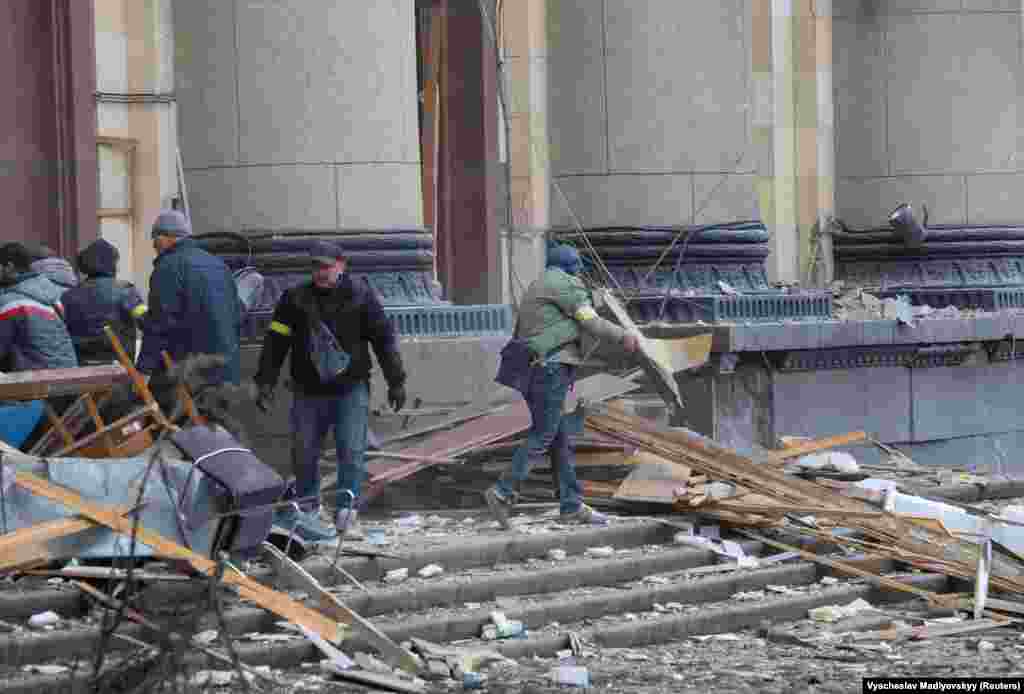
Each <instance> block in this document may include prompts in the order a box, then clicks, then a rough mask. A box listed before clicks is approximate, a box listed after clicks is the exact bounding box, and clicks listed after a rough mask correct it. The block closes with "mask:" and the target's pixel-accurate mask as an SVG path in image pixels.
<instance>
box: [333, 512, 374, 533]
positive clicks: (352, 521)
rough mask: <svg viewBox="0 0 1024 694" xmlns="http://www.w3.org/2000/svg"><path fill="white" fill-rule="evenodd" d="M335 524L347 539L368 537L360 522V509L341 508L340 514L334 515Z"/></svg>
mask: <svg viewBox="0 0 1024 694" xmlns="http://www.w3.org/2000/svg"><path fill="white" fill-rule="evenodd" d="M334 526H335V527H336V528H337V529H338V534H339V536H341V534H342V533H344V538H345V539H346V540H365V539H366V535H365V534H364V533H363V528H362V526H361V525H360V524H359V511H354V510H352V509H350V508H343V509H341V510H340V511H338V515H337V516H335V517H334Z"/></svg>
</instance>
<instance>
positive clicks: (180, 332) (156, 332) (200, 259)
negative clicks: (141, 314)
mask: <svg viewBox="0 0 1024 694" xmlns="http://www.w3.org/2000/svg"><path fill="white" fill-rule="evenodd" d="M191 236H192V229H191V226H190V224H189V222H188V219H187V218H186V217H185V215H183V214H182V213H181V212H179V211H177V210H166V211H164V212H161V213H160V214H159V216H157V218H156V221H155V222H154V223H153V232H152V237H153V247H154V248H155V249H156V252H157V253H158V255H157V258H156V260H154V261H153V275H152V276H151V277H150V280H149V302H148V303H149V312H148V314H147V316H146V320H145V321H144V322H143V324H142V333H143V335H142V349H141V350H140V352H139V359H138V368H139V371H142V372H143V373H147V374H153V373H161V372H163V371H164V363H163V357H162V355H161V352H163V351H167V353H168V354H170V355H171V358H172V359H174V361H176V362H177V361H183V360H184V359H185V358H186V357H188V356H191V355H196V354H213V355H221V356H223V357H224V358H225V359H226V361H227V363H226V364H225V366H224V367H223V369H221V370H219V372H218V373H216V374H211V375H210V376H209V378H208V382H209V383H210V384H216V383H223V382H230V383H238V381H239V378H240V376H241V374H240V371H241V362H240V352H239V343H240V341H241V331H242V302H241V300H240V299H239V298H238V287H237V286H236V285H235V280H234V277H232V275H231V271H230V270H229V269H228V267H227V265H225V264H224V261H223V260H221V259H220V258H218V257H217V256H214V255H211V254H210V253H207V252H206V251H204V250H203V249H202V248H200V247H199V245H198V244H197V243H196V242H195V241H194V240H193V239H192V238H190V237H191Z"/></svg>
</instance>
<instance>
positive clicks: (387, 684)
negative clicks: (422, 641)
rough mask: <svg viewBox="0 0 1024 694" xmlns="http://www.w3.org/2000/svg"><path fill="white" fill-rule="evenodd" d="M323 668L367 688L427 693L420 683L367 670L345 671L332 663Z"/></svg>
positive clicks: (403, 693)
mask: <svg viewBox="0 0 1024 694" xmlns="http://www.w3.org/2000/svg"><path fill="white" fill-rule="evenodd" d="M323 667H324V668H325V669H326V670H327V671H329V672H330V673H331V674H332V675H334V676H335V677H337V678H339V679H343V680H347V681H349V682H355V683H357V684H363V685H366V686H367V687H374V688H376V689H384V690H387V691H392V692H401V694H425V692H426V691H427V689H426V687H425V686H424V685H423V684H421V683H420V682H418V681H414V680H406V679H400V678H398V677H395V676H394V675H382V674H378V673H376V672H367V671H366V670H356V669H345V668H342V667H338V666H337V665H335V664H334V663H333V662H332V661H327V662H325V663H324V664H323Z"/></svg>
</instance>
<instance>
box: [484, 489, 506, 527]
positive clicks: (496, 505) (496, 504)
mask: <svg viewBox="0 0 1024 694" xmlns="http://www.w3.org/2000/svg"><path fill="white" fill-rule="evenodd" d="M484 499H485V500H486V501H487V508H489V509H490V510H491V515H492V516H494V520H496V521H498V525H500V526H501V528H502V530H508V529H509V528H511V527H512V525H511V524H510V523H509V522H508V511H509V509H510V508H512V500H511V499H506V498H505V497H503V496H502V495H501V494H499V493H498V490H497V488H495V487H491V488H490V489H488V490H487V491H486V492H484Z"/></svg>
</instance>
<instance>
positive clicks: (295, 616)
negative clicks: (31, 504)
mask: <svg viewBox="0 0 1024 694" xmlns="http://www.w3.org/2000/svg"><path fill="white" fill-rule="evenodd" d="M15 482H16V484H18V485H20V486H21V487H24V488H25V489H27V490H28V491H30V492H32V493H33V494H35V495H37V496H40V497H43V498H45V499H50V500H51V501H55V502H57V503H59V504H61V505H62V506H65V507H66V508H68V509H70V510H72V511H74V512H76V513H78V514H80V515H82V516H85V517H86V518H89V519H90V520H93V521H95V522H96V523H98V524H100V525H104V526H106V527H108V528H111V529H113V530H117V531H118V532H120V533H123V534H125V535H129V536H130V535H131V534H132V532H133V530H134V532H135V536H136V537H137V538H138V541H139V542H141V543H143V544H146V545H149V546H150V547H152V548H153V550H154V552H155V553H156V554H157V555H159V556H162V557H166V558H169V559H180V560H183V561H185V562H187V563H188V564H189V565H191V566H192V568H193V569H195V570H196V571H198V572H200V573H202V574H206V575H208V576H212V575H214V574H215V573H216V571H217V564H216V562H214V561H212V560H210V559H207V558H206V557H203V556H200V555H199V554H196V553H195V552H193V551H191V550H189V549H187V548H185V547H182V546H181V545H179V544H177V543H175V542H172V541H170V540H168V539H167V538H165V537H163V536H162V535H160V534H159V533H155V532H153V531H151V530H147V529H146V528H144V527H142V526H139V527H137V528H134V527H133V526H134V525H135V524H134V522H133V521H131V520H129V519H125V518H123V517H122V516H121V515H120V514H119V513H117V511H116V510H113V509H109V508H105V507H103V506H100V505H98V504H95V503H92V502H90V501H88V500H86V499H84V498H83V497H81V496H79V495H78V494H76V493H75V492H73V491H71V490H69V489H65V488H64V487H60V486H58V485H55V484H52V483H50V482H48V481H46V480H44V479H42V478H40V477H37V476H35V475H32V474H29V473H26V472H18V473H16V474H15ZM223 581H224V583H225V584H228V585H233V586H235V587H236V588H237V589H238V593H239V595H240V596H241V597H242V598H244V599H246V600H250V601H252V602H254V603H256V604H257V605H259V606H260V607H262V608H264V609H266V610H269V611H271V612H273V613H274V614H277V615H280V616H281V617H284V618H285V619H287V620H289V621H292V622H295V623H296V624H298V625H300V626H304V627H306V628H307V629H310V630H311V631H315V632H316V633H318V634H320V636H321V637H323V638H325V639H327V640H328V641H331V642H340V641H341V640H342V639H343V638H344V637H345V635H346V632H347V630H348V629H347V626H346V625H344V624H341V623H339V622H337V621H336V620H334V619H331V618H330V617H327V616H326V615H324V614H321V613H319V612H316V611H314V610H311V609H310V608H308V607H306V606H305V605H302V604H301V603H298V602H296V601H294V600H292V599H291V598H290V597H288V596H287V595H284V594H282V593H279V592H277V591H275V590H272V589H270V588H267V587H266V586H264V585H262V584H260V583H258V582H257V581H254V580H253V579H251V578H249V577H248V576H245V575H244V574H242V573H236V572H230V573H225V574H224V577H223Z"/></svg>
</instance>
